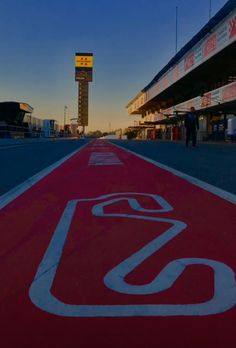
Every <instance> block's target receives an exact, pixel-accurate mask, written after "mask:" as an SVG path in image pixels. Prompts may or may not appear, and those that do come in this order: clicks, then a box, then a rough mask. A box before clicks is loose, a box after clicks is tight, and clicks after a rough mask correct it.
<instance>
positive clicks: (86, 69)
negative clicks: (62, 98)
mask: <svg viewBox="0 0 236 348" xmlns="http://www.w3.org/2000/svg"><path fill="white" fill-rule="evenodd" d="M92 80H93V53H76V54H75V81H78V126H82V129H83V130H82V132H83V134H84V131H85V126H88V96H89V85H88V83H89V82H91V81H92Z"/></svg>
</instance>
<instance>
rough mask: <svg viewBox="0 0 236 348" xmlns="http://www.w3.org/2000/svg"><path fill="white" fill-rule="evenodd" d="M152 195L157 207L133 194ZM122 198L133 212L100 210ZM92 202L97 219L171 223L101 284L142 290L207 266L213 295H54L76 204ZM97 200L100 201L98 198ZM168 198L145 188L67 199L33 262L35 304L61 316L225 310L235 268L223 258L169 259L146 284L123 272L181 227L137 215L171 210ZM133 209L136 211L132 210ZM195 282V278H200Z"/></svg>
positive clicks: (234, 299)
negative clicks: (161, 298) (103, 301)
mask: <svg viewBox="0 0 236 348" xmlns="http://www.w3.org/2000/svg"><path fill="white" fill-rule="evenodd" d="M140 196H145V197H151V198H152V199H153V200H154V201H156V202H157V203H158V209H154V210H149V209H144V208H142V206H141V205H140V204H139V202H138V197H140ZM121 200H126V201H127V202H128V203H129V205H130V207H131V208H132V209H133V210H134V214H132V215H131V214H116V213H112V214H110V213H105V212H104V207H105V206H108V205H111V204H113V203H116V202H118V201H121ZM92 201H94V202H95V203H96V204H95V205H94V206H93V208H92V213H93V215H95V216H99V217H101V218H111V217H120V218H122V219H139V220H148V221H153V222H155V221H156V222H165V223H166V222H167V223H169V224H172V226H171V227H170V228H168V230H167V231H166V232H164V233H163V234H162V235H160V236H158V237H157V238H155V239H153V240H152V241H151V242H149V243H148V244H147V245H145V246H144V247H143V248H141V249H140V250H139V251H137V252H136V253H134V254H133V255H131V256H130V257H128V258H127V259H125V260H123V261H122V262H121V263H120V264H119V265H117V266H116V267H114V268H113V269H112V270H110V271H109V272H108V273H107V274H106V275H105V277H104V283H105V285H106V286H107V287H108V288H110V289H112V290H113V291H116V292H120V293H125V294H130V295H134V294H135V295H137V294H139V295H147V294H154V293H159V292H161V291H164V290H166V289H168V288H170V287H171V286H172V285H173V284H174V282H175V281H176V280H177V279H178V278H179V276H180V275H181V274H182V273H183V272H184V270H185V268H186V267H188V266H189V265H206V266H208V267H210V268H211V269H212V270H213V272H214V295H213V297H212V299H210V300H209V301H206V302H203V303H194V304H191V303H190V304H132V305H88V304H67V303H64V302H62V301H60V300H58V299H57V298H56V297H55V296H54V295H53V294H52V293H51V288H52V285H53V281H54V278H55V275H56V272H57V268H58V265H59V262H60V260H61V257H62V253H63V248H64V244H65V241H66V238H67V235H68V233H69V230H70V225H71V222H72V219H73V216H74V213H75V209H76V207H77V205H78V204H81V203H83V202H92ZM98 201H101V202H100V203H99V202H98ZM171 210H173V208H172V207H171V206H170V205H169V204H168V203H167V201H166V200H165V199H164V198H162V197H160V196H157V195H154V194H147V193H132V192H131V193H130V192H126V193H114V194H108V195H103V196H100V197H96V198H91V199H77V200H72V201H69V202H68V204H67V206H66V208H65V210H64V213H63V215H62V217H61V219H60V221H59V223H58V225H57V228H56V230H55V232H54V235H53V237H52V239H51V242H50V243H49V246H48V249H47V250H46V253H45V255H44V257H43V259H42V261H41V263H40V265H39V267H38V270H37V273H36V275H35V278H34V280H33V282H32V284H31V287H30V290H29V296H30V298H31V301H32V302H33V303H34V304H35V305H36V306H37V307H39V308H40V309H42V310H44V311H47V312H49V313H53V314H56V315H59V316H65V317H116V316H119V317H131V316H205V315H212V314H217V313H222V312H225V311H227V310H229V309H231V308H232V307H234V306H235V305H236V282H235V273H234V271H233V270H232V269H231V268H230V267H229V266H227V265H226V264H224V263H222V262H218V261H215V260H210V259H202V258H183V259H177V260H172V261H171V262H169V263H168V264H167V265H166V266H165V267H164V268H163V269H162V270H161V272H160V273H159V274H158V275H157V276H156V278H155V279H154V280H153V281H152V282H150V283H149V284H145V285H131V284H128V283H127V282H126V281H125V277H126V276H127V275H128V274H129V273H130V272H132V271H133V270H134V269H135V268H136V267H137V266H138V265H140V264H141V263H142V262H143V261H144V260H146V259H147V258H148V257H150V256H151V255H152V254H153V253H155V252H157V251H158V250H159V249H160V248H161V247H163V246H164V245H165V244H167V243H168V242H170V241H171V240H172V239H173V238H175V237H176V236H177V235H178V234H180V233H181V232H182V231H183V230H184V229H185V228H186V224H185V223H184V222H182V221H178V220H174V219H168V218H161V217H156V216H144V215H137V212H142V213H145V212H148V213H158V214H161V213H163V212H167V211H171ZM135 212H136V214H135ZM199 281H200V280H199Z"/></svg>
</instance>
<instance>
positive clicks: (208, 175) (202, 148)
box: [112, 140, 236, 194]
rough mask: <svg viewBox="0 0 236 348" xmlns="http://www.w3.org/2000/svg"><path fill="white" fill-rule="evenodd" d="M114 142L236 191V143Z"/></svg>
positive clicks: (212, 183) (213, 183) (232, 191)
mask: <svg viewBox="0 0 236 348" xmlns="http://www.w3.org/2000/svg"><path fill="white" fill-rule="evenodd" d="M112 142H113V143H115V144H117V145H120V146H123V147H125V148H126V149H129V150H131V151H134V152H136V153H138V154H140V155H143V156H146V157H148V158H151V159H153V160H155V161H157V162H161V163H163V164H165V165H168V166H170V167H172V168H174V169H177V170H179V171H181V172H184V173H186V174H188V175H191V176H194V177H196V178H198V179H200V180H203V181H205V182H207V183H209V184H211V185H215V186H217V187H219V188H221V189H223V190H226V191H228V192H231V193H234V194H236V144H235V143H231V144H230V143H229V144H228V143H214V144H213V143H201V144H199V145H198V146H197V147H196V148H193V147H191V146H190V147H188V148H186V147H185V145H184V144H183V143H178V142H166V141H137V140H133V141H132V140H119V141H112Z"/></svg>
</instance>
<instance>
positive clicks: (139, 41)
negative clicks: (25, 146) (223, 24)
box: [0, 0, 227, 131]
mask: <svg viewBox="0 0 236 348" xmlns="http://www.w3.org/2000/svg"><path fill="white" fill-rule="evenodd" d="M226 2H227V1H226V0H211V13H212V15H214V14H215V13H216V12H217V11H218V10H219V9H220V8H221V7H222V6H223V5H224V4H225V3H226ZM209 3H210V0H198V1H196V0H119V1H118V0H84V1H82V0H37V1H36V0H1V1H0V42H1V46H0V47H1V50H0V101H9V100H15V101H24V102H27V103H29V104H30V105H31V106H33V107H34V116H36V117H40V118H54V119H57V120H58V121H59V123H61V124H63V114H64V106H65V105H67V106H68V115H67V117H68V119H69V118H72V117H76V116H77V83H75V81H74V55H75V52H93V53H94V81H93V82H92V83H90V106H89V127H88V130H96V129H101V130H103V131H108V130H109V128H111V129H117V128H125V127H127V126H128V125H131V124H133V120H134V119H137V118H134V117H133V116H132V117H131V116H128V114H127V111H126V108H125V106H126V105H127V103H128V101H129V100H130V99H132V98H133V97H134V96H135V95H136V94H137V93H138V92H139V91H140V90H141V89H142V88H143V87H144V86H145V85H146V84H147V83H149V82H150V81H151V79H152V78H153V77H154V75H155V74H156V73H157V72H158V71H159V70H160V69H161V68H162V67H163V66H165V65H166V64H167V62H168V61H169V60H170V59H171V58H172V57H173V55H174V53H175V9H176V6H178V49H180V48H181V47H183V45H184V44H186V43H187V42H188V40H190V39H191V38H192V36H193V35H195V34H196V33H197V32H198V31H199V30H200V29H201V28H202V26H203V25H205V24H206V22H207V21H208V19H209Z"/></svg>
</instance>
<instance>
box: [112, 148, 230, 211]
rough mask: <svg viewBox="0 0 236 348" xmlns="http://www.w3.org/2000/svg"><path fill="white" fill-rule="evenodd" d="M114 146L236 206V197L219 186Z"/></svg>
mask: <svg viewBox="0 0 236 348" xmlns="http://www.w3.org/2000/svg"><path fill="white" fill-rule="evenodd" d="M111 144H112V145H114V146H116V147H118V148H119V149H122V150H125V151H127V152H129V153H131V154H132V155H134V156H137V157H139V158H141V159H143V160H144V161H146V162H149V163H152V164H153V165H154V166H156V167H159V168H161V169H164V170H166V171H168V172H170V173H172V174H174V175H176V176H178V177H180V178H182V179H184V180H186V181H188V182H190V183H191V184H193V185H195V186H198V187H200V188H202V189H204V190H205V191H208V192H210V193H213V194H214V195H216V196H218V197H220V198H223V199H224V200H226V201H228V202H230V203H232V204H236V195H235V194H233V193H231V192H228V191H225V190H223V189H221V188H219V187H217V186H214V185H211V184H208V183H207V182H205V181H202V180H200V179H197V178H195V177H194V176H191V175H188V174H185V173H183V172H181V171H179V170H177V169H174V168H171V167H169V166H167V165H165V164H163V163H160V162H157V161H154V160H152V159H150V158H148V157H145V156H143V155H140V154H138V153H136V152H133V151H131V150H128V149H126V148H125V147H123V146H120V145H117V144H114V143H111Z"/></svg>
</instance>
